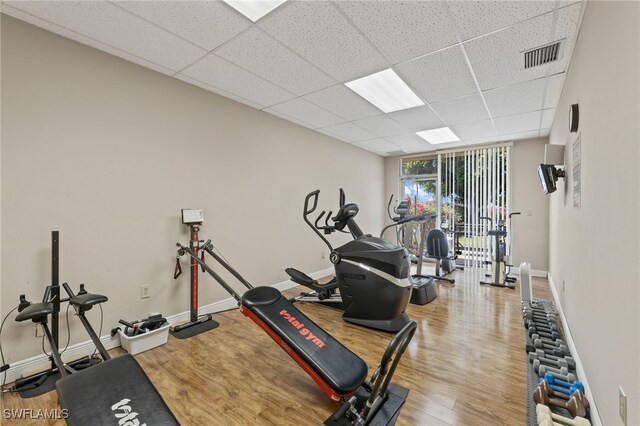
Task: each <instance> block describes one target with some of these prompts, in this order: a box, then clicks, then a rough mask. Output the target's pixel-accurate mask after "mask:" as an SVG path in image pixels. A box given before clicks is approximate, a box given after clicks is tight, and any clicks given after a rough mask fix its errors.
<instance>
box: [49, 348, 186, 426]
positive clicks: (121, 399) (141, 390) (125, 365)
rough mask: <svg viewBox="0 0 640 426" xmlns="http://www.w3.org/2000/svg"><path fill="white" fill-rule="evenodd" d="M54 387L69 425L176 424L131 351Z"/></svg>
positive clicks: (74, 375)
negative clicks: (66, 411) (66, 413)
mask: <svg viewBox="0 0 640 426" xmlns="http://www.w3.org/2000/svg"><path fill="white" fill-rule="evenodd" d="M56 388H57V390H58V402H59V403H60V407H61V408H62V409H66V410H68V414H69V416H68V417H67V419H66V420H67V424H69V425H92V426H94V425H111V426H116V425H125V424H127V425H143V424H146V425H147V426H151V425H179V423H178V421H177V420H176V418H175V417H174V415H173V413H172V412H171V410H169V407H167V405H166V404H165V402H164V400H163V399H162V396H160V394H159V393H158V391H157V390H156V388H155V387H154V386H153V384H152V383H151V381H150V380H149V378H148V377H147V375H146V374H145V372H144V370H142V367H140V365H139V364H138V362H137V361H136V360H135V358H133V356H131V355H130V354H127V355H124V356H121V357H118V358H113V359H110V360H108V361H105V362H102V363H100V364H98V365H96V366H93V367H90V368H87V369H86V370H82V371H79V372H77V373H74V374H71V375H69V376H66V377H63V378H62V379H60V380H58V382H57V383H56Z"/></svg>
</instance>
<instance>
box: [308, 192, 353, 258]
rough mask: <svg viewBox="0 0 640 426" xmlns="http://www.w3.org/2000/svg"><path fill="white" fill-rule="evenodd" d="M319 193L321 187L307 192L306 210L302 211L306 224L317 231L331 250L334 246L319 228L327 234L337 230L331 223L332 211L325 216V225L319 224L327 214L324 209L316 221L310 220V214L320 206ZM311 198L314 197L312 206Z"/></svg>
mask: <svg viewBox="0 0 640 426" xmlns="http://www.w3.org/2000/svg"><path fill="white" fill-rule="evenodd" d="M341 191H342V190H341ZM343 194H344V193H341V194H340V195H341V197H342V196H343ZM319 195H320V190H319V189H316V190H315V191H312V192H310V193H308V194H307V196H306V197H305V199H304V210H303V212H302V218H303V219H304V221H305V222H306V224H307V225H309V228H311V229H313V232H315V233H316V234H317V235H318V236H319V237H320V238H321V239H322V241H324V243H325V244H326V245H327V247H329V250H331V251H333V247H332V246H331V243H330V242H329V240H327V239H326V238H325V237H324V235H322V234H321V233H320V231H319V229H322V230H323V232H324V233H325V234H330V233H332V232H333V231H335V230H336V229H335V227H334V226H331V225H329V218H330V217H331V212H329V214H328V215H327V216H326V218H325V226H319V222H320V220H321V219H322V217H323V216H324V215H325V214H326V212H325V211H324V210H323V211H322V212H321V213H320V215H319V216H318V217H317V218H316V220H315V223H311V221H310V220H309V215H310V214H311V213H313V212H314V211H315V210H316V208H317V207H318V198H319ZM311 199H313V206H312V207H311V208H309V201H310V200H311Z"/></svg>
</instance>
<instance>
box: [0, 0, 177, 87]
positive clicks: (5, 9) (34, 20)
mask: <svg viewBox="0 0 640 426" xmlns="http://www.w3.org/2000/svg"><path fill="white" fill-rule="evenodd" d="M0 7H1V9H0V10H1V11H2V13H4V14H6V15H9V16H13V17H14V18H16V19H20V20H21V21H24V22H28V23H29V24H32V25H35V26H37V27H40V28H44V29H45V30H47V31H51V32H52V33H54V34H59V35H61V36H63V37H66V38H68V39H70V40H75V41H77V42H78V43H82V44H84V45H86V46H90V47H93V48H94V49H98V50H101V51H103V52H106V53H109V54H111V55H114V56H117V57H119V58H122V59H125V60H127V61H129V62H132V63H134V64H138V65H141V66H143V67H146V68H149V69H152V70H154V71H157V72H159V73H162V74H166V75H173V74H174V73H175V71H174V70H171V69H169V68H166V67H163V66H161V65H158V64H156V63H153V62H151V61H147V60H146V59H143V58H140V57H138V56H135V55H132V54H130V53H127V52H124V51H122V50H120V49H116V48H115V47H112V46H108V45H106V44H104V43H101V42H99V41H96V40H93V39H91V38H89V37H85V36H83V35H82V34H78V33H76V32H73V31H70V30H68V29H66V28H63V27H61V26H59V25H56V24H52V23H50V22H47V21H45V20H43V19H41V18H38V17H37V16H33V15H30V14H28V13H26V12H23V11H21V10H18V9H16V8H14V7H12V6H9V5H8V4H7V3H6V2H1V4H0Z"/></svg>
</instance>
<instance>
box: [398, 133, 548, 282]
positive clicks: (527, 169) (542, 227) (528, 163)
mask: <svg viewBox="0 0 640 426" xmlns="http://www.w3.org/2000/svg"><path fill="white" fill-rule="evenodd" d="M545 143H547V138H536V139H528V140H522V141H516V142H514V145H513V148H512V150H511V162H512V163H511V175H512V185H513V198H512V207H511V211H521V212H522V216H515V217H514V219H513V238H514V249H513V256H514V262H513V264H514V265H519V264H520V263H521V262H524V261H526V262H529V263H530V264H531V267H532V269H535V270H538V271H547V270H548V266H549V263H548V244H549V238H548V229H549V200H548V199H547V197H546V196H545V195H544V193H543V192H542V189H541V188H540V180H539V179H538V175H537V171H536V167H537V166H538V164H540V163H541V162H542V160H543V158H544V144H545ZM400 158H401V157H388V158H386V159H385V193H386V194H388V195H387V200H388V197H389V195H390V194H392V193H393V194H395V196H396V197H395V198H394V199H397V196H398V194H399V191H400V183H399V176H400ZM385 207H386V204H385ZM527 212H530V213H531V215H530V216H529V215H527ZM387 222H388V223H390V222H391V221H390V220H389V219H388V217H387ZM516 272H517V271H516Z"/></svg>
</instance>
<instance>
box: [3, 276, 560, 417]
mask: <svg viewBox="0 0 640 426" xmlns="http://www.w3.org/2000/svg"><path fill="white" fill-rule="evenodd" d="M427 269H429V268H428V267H427ZM453 275H454V277H455V278H456V284H455V286H452V285H450V284H448V283H446V282H442V283H438V284H437V287H438V298H437V299H436V300H434V301H433V302H432V303H430V304H428V305H424V306H415V305H410V306H409V308H408V313H409V315H410V317H411V318H412V319H414V320H416V321H417V322H418V330H417V332H416V334H415V336H414V338H413V341H412V342H411V345H410V346H409V348H408V350H407V352H406V353H405V355H404V357H403V359H402V361H401V363H400V366H399V368H398V370H397V371H396V374H395V377H394V380H393V381H394V382H396V383H398V384H401V385H403V386H405V387H409V388H410V389H411V392H410V393H409V398H408V400H407V403H406V404H405V406H404V408H403V409H402V412H401V414H400V418H399V419H398V423H397V424H398V425H470V426H479V425H492V426H493V425H523V424H525V418H526V398H527V395H525V389H526V378H525V377H526V354H525V352H524V343H525V334H524V328H523V325H522V318H521V313H520V292H519V283H518V285H517V288H516V290H509V289H503V288H494V287H485V286H480V285H479V284H478V281H479V280H480V278H481V273H480V272H479V271H474V270H467V271H464V272H463V271H456V272H455V273H454V274H453ZM211 285H213V284H211ZM533 285H534V296H536V297H544V298H549V299H550V298H551V293H550V290H549V287H548V283H547V280H546V279H539V278H534V283H533ZM295 290H297V289H295ZM294 293H295V292H294V290H290V291H288V292H287V294H289V295H293V294H294ZM298 308H299V309H300V310H301V311H303V312H304V313H305V314H306V315H307V316H308V317H309V318H311V319H312V320H314V321H315V322H316V323H318V324H319V325H321V326H322V327H323V328H325V329H326V330H327V331H328V332H330V333H331V334H332V335H333V336H334V337H336V338H337V339H338V340H339V341H340V342H342V343H343V344H344V345H345V346H347V347H348V348H350V349H351V350H352V351H353V352H355V353H356V354H358V355H359V356H360V357H361V358H363V359H364V360H365V361H366V362H367V364H368V365H369V369H370V374H371V371H373V370H374V369H375V368H376V367H377V366H378V362H379V360H380V357H381V356H382V353H383V351H384V349H385V348H386V346H387V343H388V342H389V340H390V339H391V337H392V336H391V335H390V334H387V333H384V332H378V331H373V330H368V329H365V328H362V327H358V326H355V325H352V324H348V323H346V322H344V321H342V319H341V317H340V313H339V312H338V311H334V310H332V309H329V308H325V307H322V306H319V305H316V304H308V303H300V304H298ZM215 319H216V320H217V321H218V322H220V327H219V328H217V329H215V330H212V331H209V332H207V333H204V334H201V335H199V336H196V337H193V338H190V339H187V340H177V339H175V338H173V337H172V336H170V337H169V342H168V343H167V344H166V345H164V346H161V347H158V348H155V349H153V350H150V351H147V352H144V353H141V354H138V355H136V359H137V360H138V362H139V363H140V364H141V365H142V367H143V368H144V370H145V372H146V373H147V375H148V376H149V377H150V378H151V380H152V382H153V383H154V385H155V386H156V387H157V389H158V390H159V392H160V393H161V394H162V396H163V398H164V399H165V401H166V403H167V404H168V405H169V407H170V408H171V410H172V411H173V412H174V414H175V416H176V417H177V418H178V420H179V421H180V423H181V424H183V425H197V426H204V425H236V424H239V425H319V424H322V421H324V420H325V419H326V418H327V417H328V416H329V415H330V414H331V413H332V412H333V411H334V410H335V409H336V405H335V404H333V403H332V402H330V401H329V400H328V399H327V398H326V396H325V395H324V393H323V392H322V391H321V390H320V389H319V388H318V387H317V386H316V384H315V383H314V382H313V381H312V380H311V378H309V376H307V374H306V373H304V371H303V370H302V369H301V368H300V367H299V366H298V365H297V364H296V363H295V362H294V361H293V360H292V359H291V358H290V357H289V356H288V355H287V354H286V353H285V352H284V351H283V350H282V349H281V348H279V347H278V346H277V345H276V344H275V343H274V342H273V341H272V340H271V338H270V337H269V336H267V334H266V333H264V332H263V331H262V330H261V329H260V328H259V327H257V326H256V325H255V324H253V323H252V322H251V321H250V320H249V319H248V318H246V317H244V316H243V315H242V314H240V312H239V311H238V310H232V311H227V312H223V313H219V314H216V315H215ZM111 353H112V354H113V355H114V356H117V355H120V354H122V353H123V350H122V349H120V348H118V349H115V350H113V351H111ZM370 374H369V375H370ZM56 404H57V400H56V393H55V391H53V392H49V393H48V394H45V395H43V396H40V397H36V398H31V399H21V398H20V397H19V396H18V395H16V394H9V393H5V394H3V395H2V409H3V410H4V409H11V408H31V409H33V410H38V409H52V408H54V407H56ZM0 423H2V424H3V425H12V424H16V425H18V424H19V425H27V424H29V422H27V421H25V420H19V421H18V420H16V421H12V420H7V419H2V420H1V421H0ZM31 424H39V425H42V424H64V421H61V420H58V421H57V423H56V422H55V421H46V420H39V421H34V422H33V423H31ZM148 426H156V425H148Z"/></svg>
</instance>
